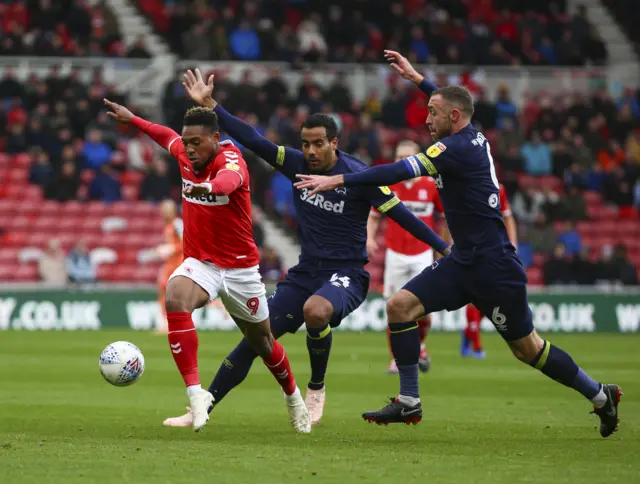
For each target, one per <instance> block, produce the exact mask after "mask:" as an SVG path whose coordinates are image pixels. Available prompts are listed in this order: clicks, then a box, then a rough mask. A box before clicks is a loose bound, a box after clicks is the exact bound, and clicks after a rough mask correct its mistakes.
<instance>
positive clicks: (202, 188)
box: [182, 183, 211, 197]
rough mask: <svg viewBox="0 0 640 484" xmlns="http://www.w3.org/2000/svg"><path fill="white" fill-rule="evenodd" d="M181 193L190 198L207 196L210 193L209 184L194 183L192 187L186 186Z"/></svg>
mask: <svg viewBox="0 0 640 484" xmlns="http://www.w3.org/2000/svg"><path fill="white" fill-rule="evenodd" d="M182 193H184V194H185V195H189V196H192V197H199V196H201V195H209V194H210V193H211V183H194V184H193V185H187V186H186V187H184V189H183V190H182Z"/></svg>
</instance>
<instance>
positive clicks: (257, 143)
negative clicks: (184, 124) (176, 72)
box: [182, 69, 285, 168]
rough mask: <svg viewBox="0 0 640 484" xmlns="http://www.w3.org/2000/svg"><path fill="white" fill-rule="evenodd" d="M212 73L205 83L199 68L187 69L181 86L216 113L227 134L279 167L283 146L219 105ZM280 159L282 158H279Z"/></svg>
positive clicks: (199, 102) (196, 100) (282, 155)
mask: <svg viewBox="0 0 640 484" xmlns="http://www.w3.org/2000/svg"><path fill="white" fill-rule="evenodd" d="M213 81H214V75H213V74H212V75H210V76H209V78H208V79H207V82H206V84H205V82H204V79H203V78H202V73H201V72H200V69H196V70H195V72H192V71H191V70H188V71H187V72H186V74H185V75H184V81H183V83H182V84H183V86H184V88H185V90H186V91H187V93H188V94H189V96H190V97H191V99H193V101H194V102H196V103H198V104H199V105H201V106H205V107H208V108H211V109H213V110H214V111H215V112H216V114H217V115H218V119H219V121H220V126H221V127H222V128H223V129H224V130H225V131H226V132H227V133H229V135H230V136H231V137H232V138H234V139H237V140H238V141H239V142H240V143H242V144H243V145H244V146H246V147H247V148H249V149H250V150H251V151H253V152H254V153H255V154H257V155H258V156H260V157H261V158H263V159H264V160H265V161H266V162H267V163H269V164H270V165H272V166H273V167H275V168H281V167H282V164H283V163H282V162H283V161H284V154H285V152H284V148H282V147H279V146H278V145H276V144H275V143H272V142H271V141H269V140H268V139H267V138H265V137H264V136H262V135H261V134H260V133H258V132H257V131H256V130H255V129H253V127H252V126H251V125H249V124H247V123H245V122H244V121H242V120H241V119H238V118H236V117H235V116H233V115H232V114H231V113H229V112H228V111H227V110H226V109H224V108H223V107H222V106H220V105H219V104H218V103H217V102H216V101H215V100H214V99H213V97H212V94H213V89H214V84H213ZM280 159H282V160H280Z"/></svg>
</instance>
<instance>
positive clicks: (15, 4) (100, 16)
mask: <svg viewBox="0 0 640 484" xmlns="http://www.w3.org/2000/svg"><path fill="white" fill-rule="evenodd" d="M0 56H63V57H65V56H68V57H71V56H86V57H104V56H109V57H131V58H149V57H151V55H150V54H149V51H148V50H147V49H146V47H145V42H144V40H143V39H142V38H141V39H138V40H137V41H136V42H135V43H133V44H132V45H126V44H125V43H124V41H123V39H122V36H121V34H120V29H119V27H118V22H117V19H116V16H115V15H114V12H113V10H112V9H111V7H109V5H108V2H106V1H104V0H99V1H97V2H90V1H87V0H0Z"/></svg>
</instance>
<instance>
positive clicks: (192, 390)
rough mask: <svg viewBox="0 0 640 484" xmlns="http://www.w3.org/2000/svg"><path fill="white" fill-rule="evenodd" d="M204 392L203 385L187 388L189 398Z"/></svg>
mask: <svg viewBox="0 0 640 484" xmlns="http://www.w3.org/2000/svg"><path fill="white" fill-rule="evenodd" d="M201 391H202V385H189V386H188V387H187V396H188V397H192V396H194V395H195V394H197V393H200V392H201Z"/></svg>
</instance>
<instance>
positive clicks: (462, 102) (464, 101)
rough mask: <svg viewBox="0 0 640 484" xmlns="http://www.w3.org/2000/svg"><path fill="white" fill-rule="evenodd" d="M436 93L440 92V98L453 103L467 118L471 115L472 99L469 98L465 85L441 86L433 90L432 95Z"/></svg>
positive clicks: (469, 94)
mask: <svg viewBox="0 0 640 484" xmlns="http://www.w3.org/2000/svg"><path fill="white" fill-rule="evenodd" d="M436 94H440V96H442V99H444V100H445V101H447V102H449V103H451V104H455V106H456V107H457V108H458V109H460V111H462V112H463V113H464V114H466V115H467V116H469V118H471V116H473V99H472V98H471V93H470V92H469V91H468V90H467V88H466V87H463V86H447V87H441V88H440V89H438V90H437V91H436V92H434V93H433V94H432V96H433V95H436Z"/></svg>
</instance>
